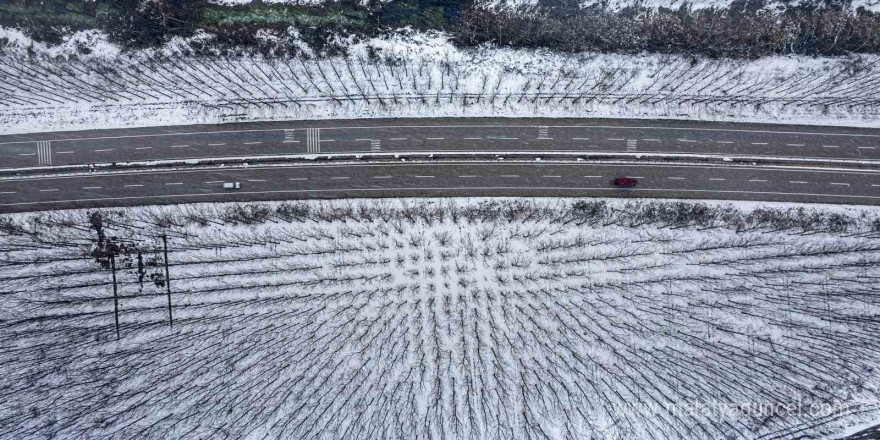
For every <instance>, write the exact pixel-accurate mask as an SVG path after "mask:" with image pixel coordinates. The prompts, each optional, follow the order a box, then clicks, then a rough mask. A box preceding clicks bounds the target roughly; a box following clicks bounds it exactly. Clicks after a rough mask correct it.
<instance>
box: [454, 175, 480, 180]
mask: <svg viewBox="0 0 880 440" xmlns="http://www.w3.org/2000/svg"><path fill="white" fill-rule="evenodd" d="M458 177H460V178H462V179H470V178H472V177H477V176H475V175H473V174H471V175H466V176H458Z"/></svg>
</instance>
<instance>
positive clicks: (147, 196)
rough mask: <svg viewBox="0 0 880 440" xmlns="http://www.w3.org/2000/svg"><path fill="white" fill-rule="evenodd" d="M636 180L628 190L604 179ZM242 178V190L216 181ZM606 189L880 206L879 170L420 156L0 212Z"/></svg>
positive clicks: (256, 173)
mask: <svg viewBox="0 0 880 440" xmlns="http://www.w3.org/2000/svg"><path fill="white" fill-rule="evenodd" d="M619 176H629V177H635V178H637V179H639V182H640V183H639V186H638V187H637V188H635V189H619V188H614V187H613V186H612V185H611V180H612V179H614V178H615V177H619ZM227 181H239V182H241V184H242V188H241V189H240V190H224V189H223V188H222V184H223V182H227ZM421 196H471V197H476V196H575V197H587V196H605V197H609V196H610V197H673V198H700V199H731V200H765V201H796V202H824V203H859V204H880V173H875V172H871V171H825V170H815V169H790V168H766V167H724V166H679V165H659V164H658V165H655V164H646V165H624V164H620V165H612V164H588V163H577V162H569V163H551V162H546V163H540V162H538V163H536V162H530V163H516V162H480V163H474V162H453V163H447V162H427V163H392V164H356V165H347V164H328V165H296V166H272V167H248V168H234V169H198V170H186V171H155V172H154V171H150V172H137V173H121V174H109V175H86V176H75V177H48V178H26V179H21V180H14V181H8V180H7V181H0V200H2V202H0V211H2V212H11V211H24V210H38V209H60V208H73V207H98V206H120V205H137V204H148V203H169V202H196V201H234V200H236V201H244V200H268V199H283V198H298V199H304V198H341V197H421Z"/></svg>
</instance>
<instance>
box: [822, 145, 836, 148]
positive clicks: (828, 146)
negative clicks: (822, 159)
mask: <svg viewBox="0 0 880 440" xmlns="http://www.w3.org/2000/svg"><path fill="white" fill-rule="evenodd" d="M822 148H840V147H838V146H837V145H822Z"/></svg>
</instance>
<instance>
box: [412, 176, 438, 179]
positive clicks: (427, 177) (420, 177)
mask: <svg viewBox="0 0 880 440" xmlns="http://www.w3.org/2000/svg"><path fill="white" fill-rule="evenodd" d="M416 178H417V179H433V178H434V176H416Z"/></svg>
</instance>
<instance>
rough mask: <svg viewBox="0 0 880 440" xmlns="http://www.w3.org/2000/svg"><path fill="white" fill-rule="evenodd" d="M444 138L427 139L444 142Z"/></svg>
mask: <svg viewBox="0 0 880 440" xmlns="http://www.w3.org/2000/svg"><path fill="white" fill-rule="evenodd" d="M443 139H444V138H425V140H428V141H442V140H443Z"/></svg>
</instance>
